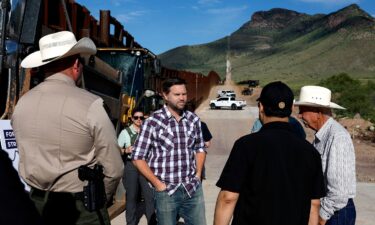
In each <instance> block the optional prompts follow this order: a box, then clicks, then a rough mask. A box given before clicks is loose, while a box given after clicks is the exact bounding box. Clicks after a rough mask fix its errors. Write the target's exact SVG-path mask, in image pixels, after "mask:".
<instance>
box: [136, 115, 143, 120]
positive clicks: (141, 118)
mask: <svg viewBox="0 0 375 225" xmlns="http://www.w3.org/2000/svg"><path fill="white" fill-rule="evenodd" d="M133 119H134V120H138V119H140V120H144V119H145V117H144V116H133Z"/></svg>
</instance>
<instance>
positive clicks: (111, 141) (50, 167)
mask: <svg viewBox="0 0 375 225" xmlns="http://www.w3.org/2000/svg"><path fill="white" fill-rule="evenodd" d="M39 48H40V51H37V52H34V53H32V54H30V55H29V56H27V57H26V58H25V59H24V60H23V61H22V63H21V66H22V67H24V68H34V67H40V69H41V71H43V72H44V75H45V76H46V77H47V78H46V79H45V81H44V82H42V83H41V84H39V85H38V86H36V87H35V88H33V89H31V90H30V91H29V92H27V93H26V94H25V95H24V96H23V97H22V98H21V99H20V100H19V101H18V103H17V105H16V109H15V111H14V114H13V116H12V125H13V128H14V132H15V135H16V139H17V144H18V149H19V151H20V163H19V172H20V175H21V177H22V178H23V179H24V180H25V181H26V183H27V184H28V185H30V186H31V191H30V196H31V199H32V200H33V201H34V203H35V205H36V207H37V208H38V210H39V213H40V214H41V215H42V218H43V220H44V222H45V223H46V224H64V225H67V224H68V225H69V224H110V221H109V218H108V213H107V210H106V208H105V206H102V207H101V209H99V210H98V211H94V212H90V211H88V210H87V209H86V208H85V207H84V204H83V199H82V197H83V196H82V191H83V187H84V186H85V185H87V181H86V182H84V181H81V180H80V179H79V178H78V168H79V167H80V166H82V165H86V166H88V167H91V168H92V167H93V166H94V165H95V164H101V165H102V166H103V168H104V186H105V192H106V196H107V199H110V197H111V195H112V194H113V193H114V191H115V189H116V187H117V184H118V182H119V180H120V178H121V176H122V173H123V163H122V161H121V155H120V149H119V147H118V145H117V141H116V135H115V131H114V128H113V125H112V123H111V121H110V119H109V118H108V115H107V114H106V111H105V109H104V107H103V100H102V99H101V98H100V97H98V96H96V95H93V94H91V93H89V92H88V91H86V90H84V89H81V88H78V87H77V86H76V82H77V81H79V79H80V77H81V75H82V70H83V64H82V58H81V55H92V54H95V53H96V46H95V44H94V43H93V42H92V40H91V39H89V38H82V39H81V40H79V41H78V42H77V41H76V39H75V37H74V34H73V33H71V32H68V31H61V32H57V33H53V34H49V35H46V36H44V37H42V38H41V39H40V40H39ZM99 211H100V213H98V212H99Z"/></svg>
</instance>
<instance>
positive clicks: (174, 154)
mask: <svg viewBox="0 0 375 225" xmlns="http://www.w3.org/2000/svg"><path fill="white" fill-rule="evenodd" d="M163 97H164V100H165V102H166V104H165V105H164V107H163V108H161V109H160V110H158V111H155V112H154V113H153V114H152V115H151V117H149V118H148V119H147V120H146V121H145V122H144V123H143V125H142V128H141V132H140V134H139V136H138V138H137V141H136V142H135V144H134V150H133V154H132V159H133V163H134V165H135V166H136V167H137V169H138V170H139V171H140V172H141V173H142V174H143V175H144V176H145V177H146V178H147V179H148V180H149V182H150V183H151V184H152V186H153V187H154V190H155V208H156V217H157V220H158V224H159V225H175V224H176V222H177V221H176V220H177V219H176V218H178V216H180V217H182V218H183V219H184V221H185V223H187V224H192V225H205V224H206V218H205V208H204V197H203V190H202V185H201V175H202V168H203V164H204V161H205V158H206V152H205V150H204V141H203V137H202V131H201V125H200V124H201V123H200V119H199V118H198V117H197V116H196V115H195V114H194V113H192V112H190V111H186V110H184V108H185V105H186V101H187V91H186V82H185V81H184V80H182V79H180V78H171V79H168V80H166V81H165V82H164V83H163Z"/></svg>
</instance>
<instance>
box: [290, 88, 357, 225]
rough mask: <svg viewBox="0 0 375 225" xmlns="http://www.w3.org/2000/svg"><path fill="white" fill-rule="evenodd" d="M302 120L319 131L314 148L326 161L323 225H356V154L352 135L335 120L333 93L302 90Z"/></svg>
mask: <svg viewBox="0 0 375 225" xmlns="http://www.w3.org/2000/svg"><path fill="white" fill-rule="evenodd" d="M295 105H296V106H299V116H300V118H301V119H302V120H303V122H304V124H305V125H306V126H307V127H309V128H311V129H313V130H315V131H316V134H315V139H314V141H313V145H314V147H315V148H316V149H317V150H318V152H319V153H320V155H321V158H322V167H323V174H324V179H325V185H326V191H327V195H326V197H324V198H322V199H321V203H320V204H321V208H320V212H319V215H320V224H335V225H336V224H337V225H340V224H346V225H347V224H355V218H356V210H355V206H354V203H353V198H354V197H355V193H356V177H355V153H354V147H353V142H352V139H351V137H350V134H349V133H348V131H347V130H346V129H345V128H344V127H343V126H341V125H340V124H339V123H338V122H336V121H335V120H334V119H333V118H332V111H331V110H332V109H345V108H343V107H341V106H339V105H337V104H335V103H333V102H331V91H330V90H329V89H327V88H324V87H319V86H304V87H302V88H301V92H300V99H299V101H298V102H296V103H295Z"/></svg>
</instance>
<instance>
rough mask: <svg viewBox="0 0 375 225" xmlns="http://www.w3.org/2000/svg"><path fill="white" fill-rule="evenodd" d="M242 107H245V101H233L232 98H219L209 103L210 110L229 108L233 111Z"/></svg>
mask: <svg viewBox="0 0 375 225" xmlns="http://www.w3.org/2000/svg"><path fill="white" fill-rule="evenodd" d="M244 106H246V101H244V100H235V98H232V97H221V98H218V99H216V100H211V101H210V108H211V109H220V108H230V109H232V110H235V109H242V107H244Z"/></svg>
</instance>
